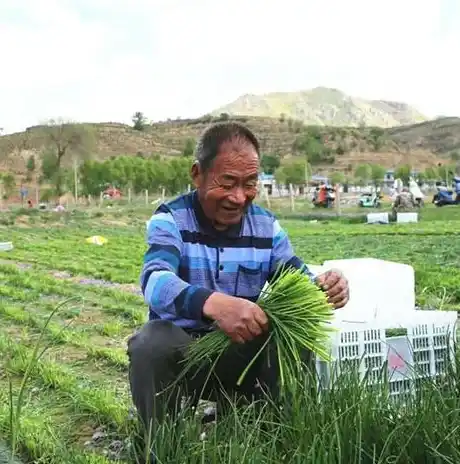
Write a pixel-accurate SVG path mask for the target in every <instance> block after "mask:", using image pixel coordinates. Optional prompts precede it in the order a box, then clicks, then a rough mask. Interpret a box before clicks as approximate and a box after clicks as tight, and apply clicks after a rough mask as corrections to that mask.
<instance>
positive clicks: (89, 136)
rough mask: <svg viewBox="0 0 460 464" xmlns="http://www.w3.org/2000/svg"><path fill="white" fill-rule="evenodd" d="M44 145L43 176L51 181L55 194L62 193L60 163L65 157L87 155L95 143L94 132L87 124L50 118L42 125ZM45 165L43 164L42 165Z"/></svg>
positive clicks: (74, 157)
mask: <svg viewBox="0 0 460 464" xmlns="http://www.w3.org/2000/svg"><path fill="white" fill-rule="evenodd" d="M43 130H44V133H45V139H46V141H45V144H46V145H45V146H46V147H47V149H45V151H44V152H43V153H42V159H43V161H42V172H43V175H44V178H45V179H47V180H49V181H52V182H53V184H54V186H55V189H56V195H58V196H60V195H62V193H63V190H62V187H63V176H62V172H61V170H62V167H63V166H62V165H63V161H64V159H65V158H67V157H72V158H73V159H78V158H83V159H84V158H85V157H87V156H88V155H89V154H90V152H91V150H92V149H93V147H94V145H95V140H94V134H93V132H92V130H91V129H90V128H89V126H88V125H85V124H75V123H71V122H63V121H54V120H50V121H49V122H48V124H47V125H46V126H44V129H43ZM44 165H45V166H44Z"/></svg>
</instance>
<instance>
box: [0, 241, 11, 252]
mask: <svg viewBox="0 0 460 464" xmlns="http://www.w3.org/2000/svg"><path fill="white" fill-rule="evenodd" d="M12 249H13V242H0V251H11V250H12Z"/></svg>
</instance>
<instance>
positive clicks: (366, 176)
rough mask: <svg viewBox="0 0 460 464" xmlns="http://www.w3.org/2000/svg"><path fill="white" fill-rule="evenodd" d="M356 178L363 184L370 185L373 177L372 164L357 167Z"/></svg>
mask: <svg viewBox="0 0 460 464" xmlns="http://www.w3.org/2000/svg"><path fill="white" fill-rule="evenodd" d="M355 177H356V180H357V181H358V182H359V183H360V184H362V185H368V184H369V182H370V180H371V179H372V167H371V165H370V164H360V165H359V166H357V167H356V169H355Z"/></svg>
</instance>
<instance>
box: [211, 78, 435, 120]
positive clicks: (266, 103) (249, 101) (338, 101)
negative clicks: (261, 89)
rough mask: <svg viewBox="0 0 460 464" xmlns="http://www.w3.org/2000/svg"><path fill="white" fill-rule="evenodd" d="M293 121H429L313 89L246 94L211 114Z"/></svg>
mask: <svg viewBox="0 0 460 464" xmlns="http://www.w3.org/2000/svg"><path fill="white" fill-rule="evenodd" d="M222 113H224V114H228V115H230V116H253V117H272V118H284V119H296V120H300V121H302V122H303V123H304V124H306V125H319V126H334V127H339V126H340V127H341V126H349V127H360V126H362V125H365V126H376V127H383V128H389V127H394V126H400V125H406V124H416V123H418V122H424V121H427V120H429V118H428V117H426V116H425V115H423V114H422V113H421V112H420V111H418V110H417V109H416V108H414V107H413V106H411V105H409V104H407V103H404V102H397V101H391V100H384V99H376V100H368V99H364V98H361V97H355V96H351V95H348V94H346V93H345V92H343V91H342V90H339V89H335V88H328V87H315V88H313V89H309V90H300V91H296V92H269V93H265V94H251V93H246V94H243V95H241V96H240V97H238V98H237V99H236V100H234V101H232V102H230V103H228V104H226V105H223V106H221V107H219V108H217V109H215V110H213V111H211V113H210V114H211V115H213V116H218V115H220V114H222Z"/></svg>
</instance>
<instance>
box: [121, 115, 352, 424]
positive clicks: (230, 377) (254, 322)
mask: <svg viewBox="0 0 460 464" xmlns="http://www.w3.org/2000/svg"><path fill="white" fill-rule="evenodd" d="M258 173H259V143H258V141H257V139H256V137H255V136H254V134H253V133H252V132H251V131H250V130H249V129H247V128H246V127H245V126H242V125H240V124H236V123H233V122H226V123H220V124H215V125H213V126H211V127H209V128H208V129H207V130H206V131H205V132H204V133H203V135H202V137H201V139H200V141H199V142H198V145H197V148H196V162H195V163H194V165H193V167H192V171H191V174H192V178H193V183H194V185H195V188H196V190H195V191H193V192H192V193H189V194H186V195H183V196H180V197H178V198H176V199H175V200H173V201H171V202H170V203H167V204H163V205H161V206H160V207H159V208H158V209H157V211H156V212H155V214H154V215H153V216H152V219H151V221H150V224H149V226H148V233H147V235H148V238H147V242H148V245H149V249H148V251H147V252H146V254H145V257H144V266H143V269H142V275H141V284H142V291H143V293H144V296H145V301H146V303H147V304H148V305H149V319H150V320H149V322H148V323H147V324H146V325H145V326H144V327H143V328H142V329H141V330H140V332H138V333H137V334H136V335H134V336H133V337H132V338H131V340H130V341H129V344H128V354H129V356H130V384H131V392H132V396H133V401H134V404H135V405H136V408H137V410H138V412H139V415H140V418H141V420H142V422H143V424H144V425H145V426H147V427H149V426H152V425H154V423H157V422H161V420H162V419H163V417H164V414H165V413H166V412H169V413H170V414H174V412H175V408H176V404H177V402H178V401H179V397H180V395H181V394H183V392H178V391H177V390H176V389H175V388H171V385H173V384H174V381H175V380H176V379H177V378H178V376H179V375H180V372H181V367H182V366H181V365H180V361H181V360H182V359H183V353H184V349H185V347H186V346H187V345H189V344H190V343H192V342H193V340H194V339H196V338H198V337H200V336H202V335H203V334H206V333H207V332H208V331H210V330H213V329H214V328H215V326H217V327H218V328H219V329H220V330H223V331H224V332H225V333H226V334H227V335H228V336H229V337H230V338H231V339H232V340H233V341H234V342H235V344H234V345H232V348H231V349H229V351H228V353H227V354H226V356H224V357H223V358H222V359H221V362H219V363H218V365H217V366H216V369H215V376H214V377H213V378H212V379H210V381H209V382H206V378H207V377H209V372H202V373H198V374H197V375H195V376H194V377H193V378H187V379H186V380H185V381H184V382H183V384H184V385H183V388H184V389H186V390H187V396H189V397H192V398H193V401H196V400H197V398H198V396H199V395H200V393H203V395H202V396H203V397H208V398H210V399H211V398H212V399H215V400H217V401H219V399H220V400H221V399H222V397H221V396H220V393H219V392H221V391H222V390H223V391H224V392H226V394H234V393H236V394H238V395H240V396H244V397H246V398H248V399H251V398H254V397H257V396H258V395H259V396H260V390H261V388H260V386H261V385H263V386H266V387H267V391H269V392H276V372H275V371H274V370H273V368H269V367H268V366H267V365H266V364H267V363H265V362H264V361H261V360H259V362H258V363H255V365H254V366H253V368H252V369H251V370H250V372H249V373H248V375H247V376H246V377H245V381H244V383H243V385H242V386H241V387H240V388H239V389H237V388H236V381H237V378H238V376H239V375H240V374H241V372H242V370H243V369H244V367H246V365H247V363H248V361H249V360H251V359H252V357H253V356H254V354H255V353H256V352H257V351H258V349H259V348H260V347H261V345H262V343H263V341H264V340H265V338H264V337H265V336H266V333H267V329H268V320H267V316H266V315H265V313H264V312H263V311H262V309H261V308H260V307H259V306H258V305H257V304H256V303H255V301H256V300H257V298H258V296H259V294H260V292H261V290H262V287H263V286H264V284H265V282H266V281H267V280H270V278H271V277H272V276H273V274H274V272H275V270H276V268H277V266H278V265H279V264H280V263H284V264H288V265H290V266H293V267H294V268H303V270H304V272H305V273H306V274H307V275H308V276H310V278H312V279H315V277H314V276H313V274H312V273H311V272H310V271H309V270H308V268H307V267H306V266H305V265H304V264H303V263H302V261H301V260H300V259H299V258H298V257H297V256H295V254H294V252H293V250H292V247H291V244H290V242H289V239H288V237H287V235H286V233H285V231H284V230H283V229H282V228H281V226H280V224H279V222H278V221H277V220H276V219H275V217H274V216H273V215H272V214H271V213H269V212H268V211H266V210H265V209H263V208H261V207H260V206H256V205H253V204H252V202H253V200H254V198H255V196H256V194H257V185H258ZM316 282H317V283H318V285H319V286H321V287H322V288H323V289H324V291H326V292H327V294H328V296H329V300H330V302H331V303H333V304H334V305H335V307H336V308H341V307H343V306H344V305H345V304H346V303H347V301H348V283H347V281H346V279H345V278H344V277H343V276H342V275H341V274H340V273H338V272H334V271H329V272H327V273H325V274H323V275H320V276H318V277H317V278H316ZM261 358H262V357H261ZM272 364H273V363H272ZM204 384H206V386H205V385H204ZM168 387H169V388H168Z"/></svg>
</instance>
